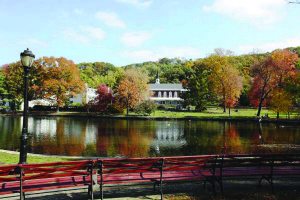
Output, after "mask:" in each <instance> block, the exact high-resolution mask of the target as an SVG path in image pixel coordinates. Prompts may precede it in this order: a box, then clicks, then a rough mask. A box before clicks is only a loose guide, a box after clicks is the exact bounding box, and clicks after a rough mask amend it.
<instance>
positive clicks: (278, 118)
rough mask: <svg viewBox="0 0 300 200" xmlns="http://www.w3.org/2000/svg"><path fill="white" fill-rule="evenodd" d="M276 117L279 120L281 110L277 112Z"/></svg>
mask: <svg viewBox="0 0 300 200" xmlns="http://www.w3.org/2000/svg"><path fill="white" fill-rule="evenodd" d="M276 119H277V120H278V119H279V112H277V116H276Z"/></svg>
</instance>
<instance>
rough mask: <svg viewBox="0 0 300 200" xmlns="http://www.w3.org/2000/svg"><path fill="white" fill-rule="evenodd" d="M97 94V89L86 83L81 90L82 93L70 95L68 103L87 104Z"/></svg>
mask: <svg viewBox="0 0 300 200" xmlns="http://www.w3.org/2000/svg"><path fill="white" fill-rule="evenodd" d="M97 96H98V94H97V90H96V89H94V88H89V87H88V85H87V84H85V90H84V91H83V93H81V94H78V95H76V96H74V97H71V98H70V103H82V104H87V103H89V102H92V101H94V100H95V98H96V97H97Z"/></svg>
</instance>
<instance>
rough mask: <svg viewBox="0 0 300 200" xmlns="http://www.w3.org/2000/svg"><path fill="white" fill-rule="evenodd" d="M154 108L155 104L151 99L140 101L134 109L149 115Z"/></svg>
mask: <svg viewBox="0 0 300 200" xmlns="http://www.w3.org/2000/svg"><path fill="white" fill-rule="evenodd" d="M155 109H156V104H155V103H154V102H153V101H151V100H146V101H143V102H142V103H140V104H139V105H138V106H137V107H136V108H135V109H134V111H135V112H136V113H138V114H142V115H150V114H151V113H152V112H153V111H154V110H155Z"/></svg>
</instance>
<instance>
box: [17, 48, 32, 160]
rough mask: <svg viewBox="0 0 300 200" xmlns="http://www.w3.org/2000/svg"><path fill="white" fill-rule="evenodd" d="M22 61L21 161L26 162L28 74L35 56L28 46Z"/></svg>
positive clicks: (21, 55)
mask: <svg viewBox="0 0 300 200" xmlns="http://www.w3.org/2000/svg"><path fill="white" fill-rule="evenodd" d="M20 57H21V63H22V65H23V68H24V110H23V128H22V135H21V146H20V159H19V163H20V164H24V163H26V160H27V147H26V146H27V137H28V136H27V134H28V74H29V69H30V67H31V65H32V63H33V60H34V58H35V56H34V54H33V53H32V52H31V51H29V49H28V48H27V49H26V50H24V51H23V52H22V53H21V54H20Z"/></svg>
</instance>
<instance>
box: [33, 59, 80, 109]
mask: <svg viewBox="0 0 300 200" xmlns="http://www.w3.org/2000/svg"><path fill="white" fill-rule="evenodd" d="M38 62H39V63H40V65H42V66H43V68H44V69H45V72H44V79H43V84H42V86H41V88H36V89H37V90H40V91H42V93H43V97H44V98H47V99H50V100H54V101H55V102H56V105H57V111H59V108H60V107H62V106H64V105H65V103H66V101H67V100H68V99H69V98H70V97H72V96H74V95H76V94H78V93H80V92H82V91H83V89H84V83H83V82H82V81H81V79H80V76H79V70H78V68H77V67H76V65H75V64H74V62H73V61H71V60H67V59H66V58H63V57H61V58H54V57H43V58H41V59H39V61H38Z"/></svg>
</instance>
